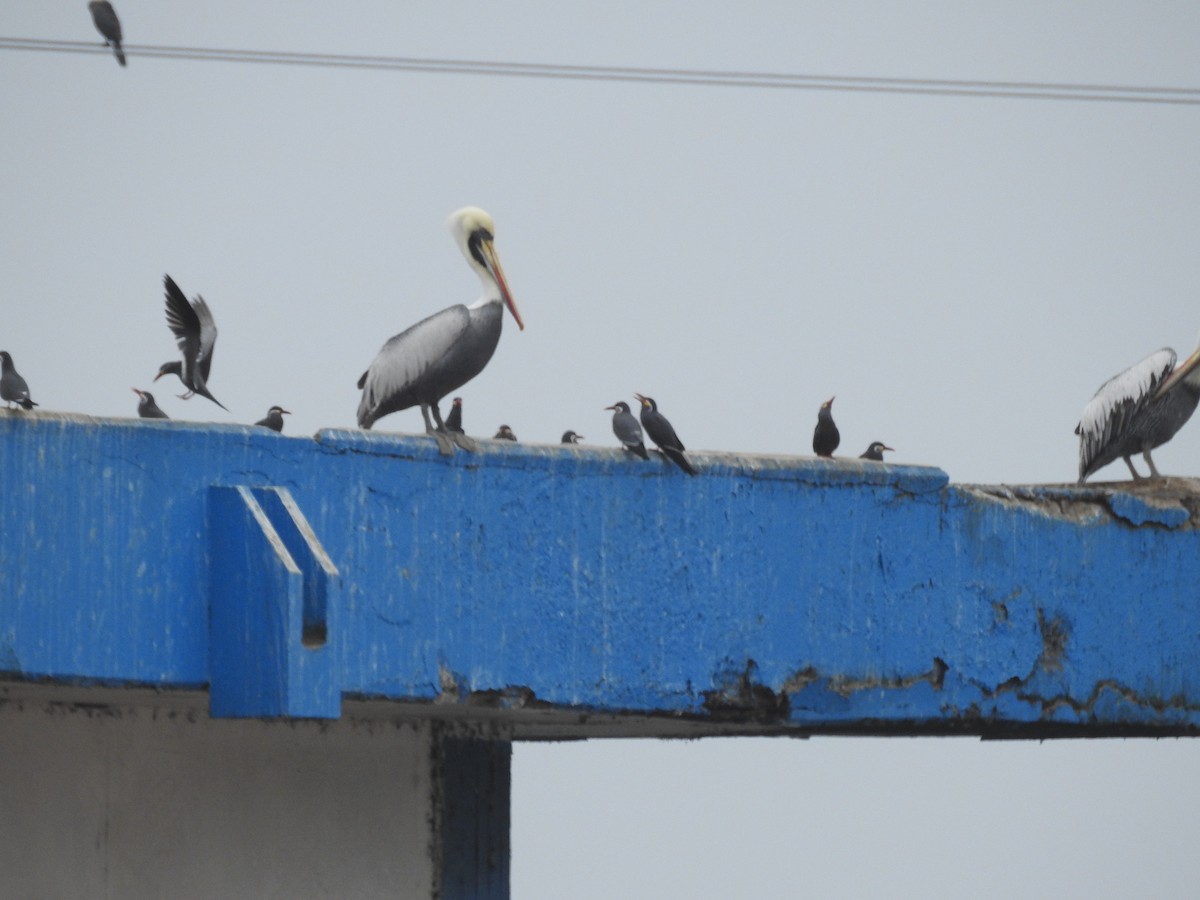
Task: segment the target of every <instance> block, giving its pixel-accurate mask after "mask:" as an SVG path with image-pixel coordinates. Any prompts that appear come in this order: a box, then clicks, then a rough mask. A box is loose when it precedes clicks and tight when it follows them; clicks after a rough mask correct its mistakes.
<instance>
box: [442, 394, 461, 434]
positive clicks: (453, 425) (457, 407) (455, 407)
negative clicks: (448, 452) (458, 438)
mask: <svg viewBox="0 0 1200 900" xmlns="http://www.w3.org/2000/svg"><path fill="white" fill-rule="evenodd" d="M446 430H447V431H448V432H450V433H451V434H464V433H465V432H464V431H463V427H462V397H455V398H454V400H452V401H451V403H450V412H449V414H448V415H447V416H446Z"/></svg>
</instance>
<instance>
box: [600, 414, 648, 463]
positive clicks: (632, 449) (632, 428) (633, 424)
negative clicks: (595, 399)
mask: <svg viewBox="0 0 1200 900" xmlns="http://www.w3.org/2000/svg"><path fill="white" fill-rule="evenodd" d="M604 408H605V409H611V410H612V411H613V417H612V428H613V434H615V435H616V436H617V440H618V441H620V442H621V446H623V447H624V448H625V450H626V451H627V452H629V453H632V454H633V455H634V456H640V457H641V458H642V459H649V458H650V454H649V453H647V452H646V444H645V442H644V439H643V438H642V426H641V425H639V424H638V420H637V419H635V418H634V417H633V413H631V412H630V411H629V404H628V403H626V402H625V401H624V400H618V401H617V402H616V403H614V404H613V405H612V406H606V407H604Z"/></svg>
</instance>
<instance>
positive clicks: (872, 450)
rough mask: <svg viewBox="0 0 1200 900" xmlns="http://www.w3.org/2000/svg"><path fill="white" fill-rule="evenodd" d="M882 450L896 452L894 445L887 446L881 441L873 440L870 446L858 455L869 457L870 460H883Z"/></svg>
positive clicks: (861, 457)
mask: <svg viewBox="0 0 1200 900" xmlns="http://www.w3.org/2000/svg"><path fill="white" fill-rule="evenodd" d="M884 450H887V451H889V452H891V453H895V452H896V450H895V448H894V447H889V446H888V445H887V444H885V443H884V442H883V441H873V442H872V443H871V446H870V447H868V448H867V449H866V450H865V451H863V454H862V455H861V456H860V457H859V459H869V460H871V462H883V451H884Z"/></svg>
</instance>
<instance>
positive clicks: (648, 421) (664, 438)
mask: <svg viewBox="0 0 1200 900" xmlns="http://www.w3.org/2000/svg"><path fill="white" fill-rule="evenodd" d="M633 396H635V397H637V398H638V401H639V402H640V403H641V404H642V427H643V428H645V429H646V434H648V435H650V440H652V441H654V443H655V444H657V445H658V449H659V450H661V451H662V452H663V453H664V454H665V455H666V456H667V457H669V458H670V460H671V462H673V463H675V465H677V466H679V468H681V469H683V471H685V472H687V473H688V474H689V475H695V474H696V469H695V467H693V466H692V464H691V463H690V462H688V459H687V457H686V456H684V455H683V451H684V450H685V449H686V448H685V447H684V446H683V441H681V440H680V439H679V437H678V435H676V434H675V429H674V428H672V427H671V423H670V422H668V421H667V417H666V416H664V415H663V414H662V413H660V412H659V411H658V404H657V403H655V402H654V400H652V399H651V398H650V397H643V396H642V395H641V394H634V395H633ZM613 428H614V429H615V428H616V416H614V417H613Z"/></svg>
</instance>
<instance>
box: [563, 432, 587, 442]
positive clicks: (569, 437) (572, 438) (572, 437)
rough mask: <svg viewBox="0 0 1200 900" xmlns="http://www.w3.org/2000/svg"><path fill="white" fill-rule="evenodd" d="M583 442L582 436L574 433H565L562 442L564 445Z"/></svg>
mask: <svg viewBox="0 0 1200 900" xmlns="http://www.w3.org/2000/svg"><path fill="white" fill-rule="evenodd" d="M582 440H583V435H582V434H576V433H575V432H573V431H564V432H563V436H562V442H563V443H564V444H578V443H579V442H580V441H582Z"/></svg>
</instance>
